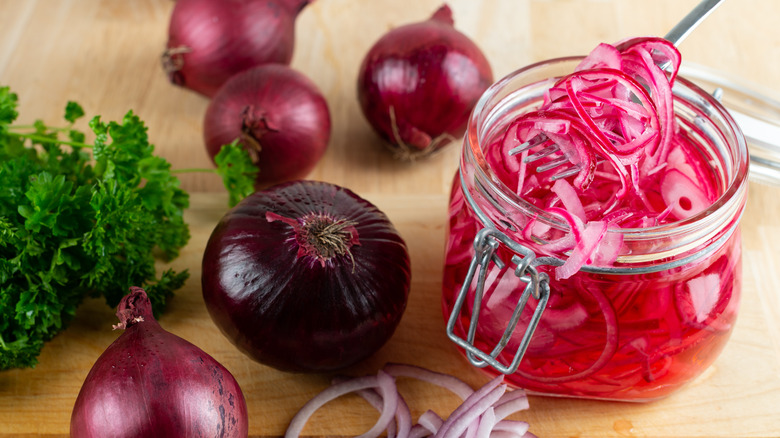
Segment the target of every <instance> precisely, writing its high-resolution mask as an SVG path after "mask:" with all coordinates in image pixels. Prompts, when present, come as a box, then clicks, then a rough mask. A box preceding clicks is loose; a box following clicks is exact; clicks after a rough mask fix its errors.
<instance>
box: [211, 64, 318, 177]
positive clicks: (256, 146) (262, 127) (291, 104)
mask: <svg viewBox="0 0 780 438" xmlns="http://www.w3.org/2000/svg"><path fill="white" fill-rule="evenodd" d="M330 134H331V119H330V110H329V108H328V104H327V101H326V100H325V97H324V96H323V95H322V94H321V92H320V91H319V89H318V88H317V86H316V85H315V84H314V83H313V82H312V81H311V80H309V79H308V78H307V77H306V76H305V75H303V74H302V73H300V72H298V71H296V70H294V69H292V68H290V67H287V66H284V65H280V64H267V65H261V66H257V67H253V68H251V69H249V70H245V71H243V72H241V73H239V74H237V75H236V76H234V77H232V78H230V80H228V82H226V83H225V85H224V86H223V87H222V88H221V89H220V90H219V92H217V94H216V95H215V96H214V98H213V99H212V101H211V102H210V103H209V106H208V108H207V109H206V114H205V117H204V122H203V137H204V141H205V143H206V150H207V152H208V154H209V156H210V157H211V158H212V160H213V159H214V156H216V155H217V153H218V152H219V150H220V149H221V148H222V146H224V145H225V144H228V143H231V142H233V141H234V140H236V139H237V138H238V139H240V141H241V144H242V145H243V147H244V148H245V149H247V150H249V151H250V155H251V156H252V157H253V161H254V163H255V164H256V165H257V167H258V169H259V172H258V174H257V178H256V187H257V188H258V189H259V188H264V187H268V186H269V185H272V184H277V183H280V182H284V181H290V180H294V179H300V178H304V177H305V176H307V175H308V174H309V173H310V172H311V171H312V170H313V169H314V167H315V166H316V165H317V163H318V162H319V160H320V159H321V158H322V156H323V155H324V154H325V152H326V150H327V147H328V142H329V141H330Z"/></svg>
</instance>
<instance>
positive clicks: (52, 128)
mask: <svg viewBox="0 0 780 438" xmlns="http://www.w3.org/2000/svg"><path fill="white" fill-rule="evenodd" d="M7 128H8V130H9V131H25V130H30V129H38V126H36V125H8V126H7ZM46 129H48V130H49V131H59V132H65V131H70V130H71V129H73V128H71V127H57V126H46ZM20 135H23V134H20Z"/></svg>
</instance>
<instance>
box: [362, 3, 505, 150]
mask: <svg viewBox="0 0 780 438" xmlns="http://www.w3.org/2000/svg"><path fill="white" fill-rule="evenodd" d="M492 82H493V73H492V70H491V68H490V64H489V63H488V60H487V59H486V58H485V56H484V54H483V53H482V51H481V50H480V49H479V47H477V45H476V44H474V42H473V41H472V40H471V39H469V38H468V37H467V36H466V35H464V34H463V33H461V32H459V31H458V30H456V29H455V27H454V21H453V18H452V11H451V10H450V8H449V6H447V5H444V6H442V7H441V8H440V9H439V10H437V11H436V13H434V14H433V16H432V17H431V18H430V19H428V20H426V21H423V22H419V23H413V24H407V25H404V26H401V27H398V28H395V29H393V30H391V31H390V32H388V33H386V34H385V35H384V36H382V37H381V38H380V39H379V41H377V42H376V43H375V44H374V46H373V47H371V49H370V50H369V52H368V53H367V54H366V56H365V58H364V59H363V63H362V64H361V66H360V71H359V74H358V99H359V101H360V107H361V109H362V110H363V114H364V115H365V117H366V119H367V120H368V122H369V123H370V124H371V126H372V127H373V128H374V130H375V131H376V132H377V133H378V134H379V135H380V136H381V137H382V138H383V139H384V140H385V141H386V142H388V143H389V145H390V147H391V149H392V150H393V151H394V152H395V154H396V156H397V157H399V158H403V159H410V158H415V157H419V156H425V155H428V154H431V153H433V152H435V151H437V150H439V149H441V148H443V147H444V146H446V145H448V144H450V143H451V142H452V140H455V139H456V138H458V137H460V136H462V135H463V133H464V132H465V130H466V123H467V121H468V117H469V115H470V113H471V110H472V109H473V108H474V106H475V105H476V103H477V100H479V97H480V96H481V95H482V93H483V92H484V91H485V90H486V89H487V88H488V87H489V86H490V85H491V83H492Z"/></svg>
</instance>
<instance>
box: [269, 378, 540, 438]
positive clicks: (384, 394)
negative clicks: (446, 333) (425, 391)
mask: <svg viewBox="0 0 780 438" xmlns="http://www.w3.org/2000/svg"><path fill="white" fill-rule="evenodd" d="M396 376H398V377H400V376H403V377H410V378H414V379H416V380H420V381H424V382H427V383H432V384H434V385H437V386H440V387H442V388H445V389H448V390H450V391H452V392H453V393H454V394H457V395H459V396H460V397H461V399H462V400H463V402H462V404H461V405H460V406H459V407H457V408H456V409H455V410H453V412H452V413H451V414H450V415H449V417H448V418H447V419H446V420H444V419H442V417H441V416H439V414H437V413H436V412H433V411H431V410H428V411H425V412H424V413H423V414H422V415H420V417H419V419H418V420H417V423H416V424H414V425H412V424H411V420H410V414H409V407H408V405H407V403H406V401H405V400H404V398H403V397H402V396H401V395H400V393H399V392H398V387H397V385H396V383H395V377H396ZM349 393H358V394H359V395H361V396H363V397H364V398H365V399H366V400H367V401H368V402H369V403H370V404H371V405H372V406H374V407H375V408H376V409H377V410H379V411H380V415H379V419H378V420H377V421H376V423H375V424H374V426H372V427H371V429H369V430H368V431H367V432H365V433H364V434H362V435H360V437H362V438H369V437H371V438H373V437H378V436H380V435H381V434H382V433H383V432H387V436H388V437H393V438H398V437H403V438H407V437H409V438H417V437H425V436H434V437H460V436H463V435H464V433H465V434H466V435H469V436H490V435H491V434H492V433H493V432H499V434H500V435H502V436H515V437H519V438H531V437H534V435H533V434H531V433H530V432H528V423H525V422H523V421H516V420H505V418H506V417H507V416H509V415H512V414H514V413H516V412H519V411H521V410H525V409H528V399H527V396H526V394H525V391H523V390H522V389H515V390H511V391H510V390H508V387H507V385H506V384H505V383H503V376H499V377H495V378H493V379H492V380H490V381H489V382H487V383H486V384H485V385H483V386H482V387H481V388H479V389H478V390H476V391H474V390H473V389H472V388H471V387H470V386H469V385H468V384H467V383H465V382H463V381H462V380H460V379H458V378H457V377H454V376H451V375H448V374H443V373H438V372H435V371H431V370H428V369H425V368H422V367H419V366H415V365H405V364H387V365H385V367H384V368H383V369H380V370H379V371H378V372H377V374H376V375H368V376H362V377H346V378H341V379H337V380H335V381H334V383H333V384H332V385H331V386H329V387H328V388H326V389H324V390H323V391H322V392H320V393H319V394H317V395H315V396H314V397H313V398H312V399H310V400H309V401H308V402H306V404H304V405H303V407H301V409H300V410H299V411H298V412H297V413H296V414H295V416H294V417H293V418H292V420H291V421H290V424H289V425H288V428H287V431H286V432H285V435H284V436H285V438H297V437H299V436H300V434H301V432H302V431H303V428H304V426H305V425H306V422H307V421H308V420H309V418H311V416H312V415H313V414H314V412H316V411H317V410H318V409H320V408H321V407H322V406H324V405H325V404H326V403H328V402H330V401H331V400H334V399H336V398H338V397H341V396H343V395H346V394H349ZM393 420H395V421H393Z"/></svg>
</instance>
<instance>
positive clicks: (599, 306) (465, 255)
mask: <svg viewBox="0 0 780 438" xmlns="http://www.w3.org/2000/svg"><path fill="white" fill-rule="evenodd" d="M455 182H456V183H455V184H454V185H453V190H452V194H451V203H450V221H449V228H448V235H447V256H446V262H445V267H444V283H443V288H444V294H443V301H442V305H443V311H444V315H445V318H448V317H449V315H450V312H451V310H452V307H453V305H454V301H455V298H456V296H457V293H458V291H459V290H460V288H461V285H462V282H463V280H464V278H465V277H466V272H467V271H468V268H469V263H470V261H471V258H472V256H473V253H474V249H473V244H472V242H473V236H474V235H475V234H476V232H477V231H478V230H479V229H481V228H483V225H482V224H481V223H480V222H479V221H478V220H477V218H476V217H475V215H474V213H473V211H472V210H471V209H470V208H468V204H467V203H465V202H464V197H463V193H462V190H461V187H460V184H459V181H458V180H457V179H456V181H455ZM516 237H517V238H516V240H518V242H520V243H523V242H522V240H519V239H520V237H519V236H516ZM498 252H499V255H500V257H501V259H502V260H503V261H504V262H505V265H506V267H505V268H504V269H499V268H498V267H496V266H495V265H492V264H491V269H490V272H489V273H488V276H487V281H486V285H485V292H484V300H483V303H482V310H481V313H480V317H479V325H478V328H477V334H476V339H477V342H476V343H477V345H478V347H479V348H480V349H481V350H482V351H485V352H490V351H491V350H492V349H493V347H494V346H495V345H496V343H497V342H498V340H499V338H500V337H501V335H502V334H503V332H504V330H505V327H506V324H507V321H508V320H509V318H510V315H511V313H512V311H513V310H514V307H515V305H516V303H517V302H518V299H519V296H520V294H521V293H522V291H523V287H524V283H521V282H520V280H519V279H518V278H517V277H516V276H515V275H514V272H513V270H512V269H513V264H512V263H511V262H510V258H511V255H512V254H510V251H509V250H507V249H506V248H504V247H503V246H501V247H500V248H499V251H498ZM547 272H548V273H549V275H550V278H551V279H552V280H551V282H550V286H551V290H552V292H551V297H550V300H549V302H548V304H547V307H546V309H545V311H544V313H543V316H542V320H541V322H540V324H539V326H538V327H537V330H536V331H535V333H534V335H533V338H532V342H531V344H530V346H529V348H528V350H527V352H526V354H525V356H524V358H523V360H522V362H521V363H520V368H519V369H518V371H517V372H516V373H514V374H512V375H509V376H506V378H507V381H508V382H509V383H511V384H513V385H515V386H517V387H521V388H525V389H527V390H529V391H533V392H540V393H546V394H554V395H561V396H573V397H587V398H601V399H613V400H636V401H646V400H652V399H657V398H662V397H665V396H667V395H668V394H670V393H671V392H673V391H675V390H676V389H678V388H679V387H681V386H682V385H684V384H685V383H687V382H689V381H690V380H692V379H694V378H695V377H696V376H697V375H699V374H701V372H702V371H704V370H705V369H706V368H707V367H708V366H709V365H710V364H712V362H713V361H714V360H715V358H716V357H717V356H718V354H719V353H720V351H721V350H722V349H723V347H724V345H725V344H726V341H727V340H728V338H729V335H730V333H731V330H732V327H733V325H734V322H735V319H736V315H737V310H738V306H739V294H740V285H741V278H740V277H741V257H740V235H739V230H738V229H737V230H736V231H735V232H734V234H733V235H732V236H731V238H730V239H729V240H728V241H727V243H726V244H725V245H723V246H722V247H720V248H719V249H717V250H716V251H714V252H712V253H711V254H709V255H707V256H704V257H700V258H698V259H697V260H695V261H693V262H691V263H688V264H686V265H683V266H681V267H678V268H674V269H668V270H665V271H661V272H657V273H650V274H641V275H605V274H592V273H586V272H582V271H580V272H578V273H576V274H575V275H573V276H572V277H570V278H568V279H565V280H555V279H554V278H555V277H554V274H553V273H552V272H551V271H547ZM473 295H474V285H472V286H471V289H470V291H469V295H468V299H467V300H466V303H465V304H464V306H463V311H462V313H461V315H460V320H459V323H458V324H457V325H456V327H455V332H456V334H457V335H459V336H460V337H462V338H464V339H465V337H466V330H467V328H468V325H469V321H470V318H471V315H470V313H471V308H472V303H473ZM535 306H536V302H535V301H534V300H533V299H531V300H530V301H529V305H528V306H526V309H525V310H524V313H523V317H522V318H521V322H520V324H519V325H518V327H517V329H516V330H515V332H514V335H513V337H512V340H511V341H510V344H509V346H508V347H507V348H506V349H505V350H504V352H505V354H504V355H503V356H500V361H501V362H502V363H505V364H508V363H510V362H511V360H512V357H511V355H512V354H514V352H515V350H516V348H517V345H518V343H519V341H520V339H521V337H522V335H523V333H524V331H525V328H526V326H527V322H528V320H529V319H530V316H531V314H532V313H533V310H534V308H535ZM486 370H487V371H488V372H493V373H495V371H494V370H492V369H491V368H486Z"/></svg>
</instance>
